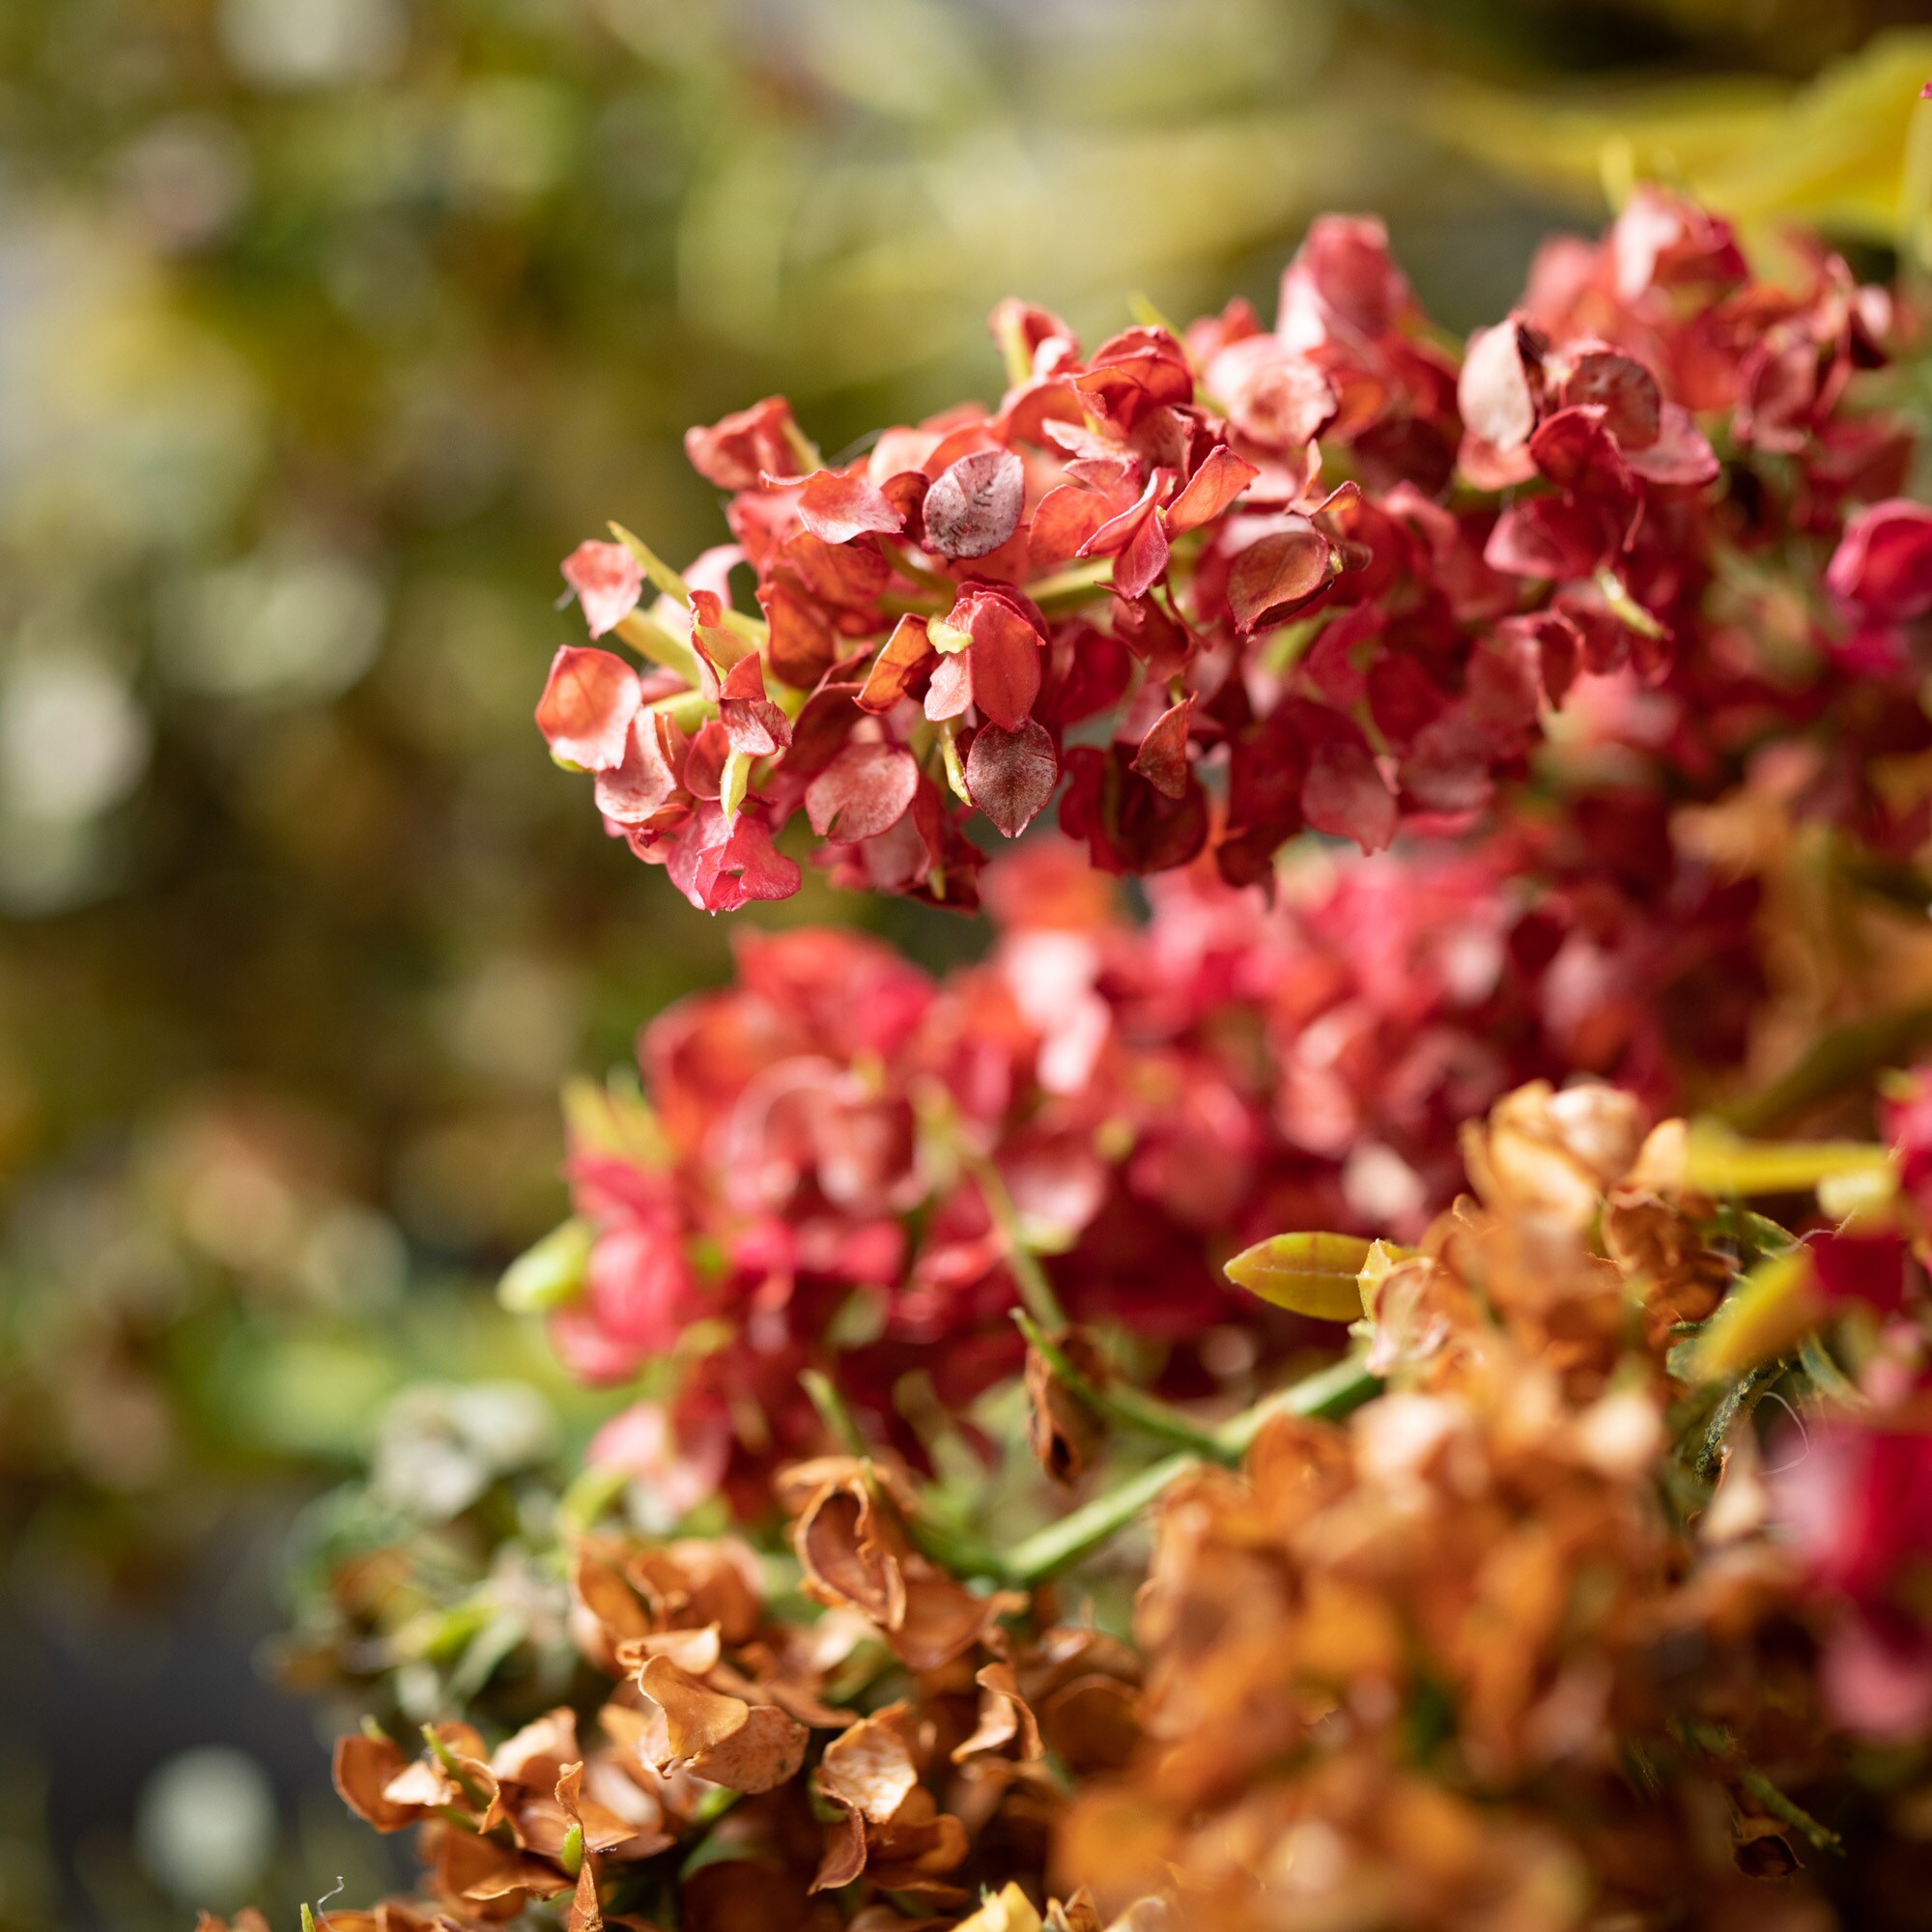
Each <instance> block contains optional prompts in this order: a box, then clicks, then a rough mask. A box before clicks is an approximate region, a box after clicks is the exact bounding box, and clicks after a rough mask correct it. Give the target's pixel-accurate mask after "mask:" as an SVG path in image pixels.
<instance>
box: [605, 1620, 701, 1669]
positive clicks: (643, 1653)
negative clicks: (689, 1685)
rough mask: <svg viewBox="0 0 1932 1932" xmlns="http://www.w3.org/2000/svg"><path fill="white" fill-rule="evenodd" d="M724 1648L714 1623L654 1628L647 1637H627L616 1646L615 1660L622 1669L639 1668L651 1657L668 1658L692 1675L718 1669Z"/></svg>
mask: <svg viewBox="0 0 1932 1932" xmlns="http://www.w3.org/2000/svg"><path fill="white" fill-rule="evenodd" d="M724 1654H725V1647H724V1643H723V1640H722V1638H721V1635H720V1633H719V1629H718V1626H717V1625H716V1624H705V1625H703V1626H701V1627H700V1628H698V1629H696V1630H668V1631H653V1632H652V1633H651V1634H650V1635H648V1636H634V1637H626V1638H625V1640H624V1641H623V1642H622V1643H620V1644H619V1645H618V1646H617V1662H618V1664H619V1665H620V1666H621V1667H622V1668H623V1669H625V1670H629V1671H635V1670H641V1669H642V1668H643V1667H644V1665H645V1664H646V1663H648V1662H650V1661H651V1659H652V1658H654V1657H668V1658H669V1659H670V1661H671V1662H673V1663H674V1664H676V1665H677V1667H678V1668H679V1669H680V1670H687V1671H689V1672H690V1673H691V1675H692V1676H694V1677H703V1676H706V1675H707V1674H708V1673H710V1672H711V1671H713V1670H715V1669H717V1667H718V1662H719V1660H720V1659H721V1658H722V1657H723V1656H724Z"/></svg>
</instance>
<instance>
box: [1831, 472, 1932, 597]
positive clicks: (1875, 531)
mask: <svg viewBox="0 0 1932 1932" xmlns="http://www.w3.org/2000/svg"><path fill="white" fill-rule="evenodd" d="M1825 582H1826V584H1827V585H1828V586H1829V588H1830V589H1831V592H1832V595H1833V597H1835V598H1837V599H1838V600H1839V602H1840V603H1844V604H1850V605H1853V606H1855V607H1857V608H1858V609H1859V610H1861V611H1865V612H1867V613H1868V614H1869V615H1871V616H1874V617H1878V618H1882V619H1885V620H1887V621H1889V622H1893V623H1900V622H1905V621H1908V620H1910V619H1912V618H1914V617H1922V616H1924V615H1925V613H1926V612H1927V611H1932V509H1927V508H1926V507H1925V506H1924V505H1923V504H1920V503H1915V502H1912V501H1911V500H1910V499H1909V498H1907V497H1894V498H1892V499H1891V500H1889V501H1888V502H1884V503H1873V504H1871V505H1870V506H1869V507H1868V508H1866V509H1863V510H1861V511H1860V512H1859V513H1858V515H1857V516H1855V517H1854V518H1853V519H1852V520H1851V522H1850V523H1849V524H1848V525H1847V526H1845V534H1844V536H1843V538H1842V539H1841V540H1840V541H1839V544H1838V548H1837V550H1836V551H1835V552H1834V553H1833V557H1832V561H1831V564H1830V566H1829V567H1828V568H1827V570H1826V572H1825Z"/></svg>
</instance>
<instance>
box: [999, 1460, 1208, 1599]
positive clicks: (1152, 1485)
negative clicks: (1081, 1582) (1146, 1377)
mask: <svg viewBox="0 0 1932 1932" xmlns="http://www.w3.org/2000/svg"><path fill="white" fill-rule="evenodd" d="M1201 1466H1202V1463H1201V1459H1200V1457H1198V1456H1193V1455H1189V1454H1187V1453H1186V1452H1184V1451H1183V1452H1182V1453H1181V1454H1179V1455H1177V1456H1169V1457H1166V1458H1165V1459H1164V1460H1162V1461H1161V1462H1158V1463H1153V1464H1152V1465H1151V1467H1149V1468H1146V1469H1143V1470H1142V1471H1141V1472H1140V1473H1139V1474H1138V1475H1136V1476H1130V1477H1128V1478H1127V1480H1126V1481H1125V1482H1124V1483H1122V1485H1121V1486H1120V1487H1119V1488H1118V1489H1115V1490H1109V1491H1108V1492H1107V1493H1106V1494H1105V1495H1102V1496H1095V1497H1094V1500H1093V1501H1092V1502H1090V1503H1083V1504H1082V1505H1081V1506H1080V1507H1079V1508H1078V1509H1077V1510H1074V1511H1072V1512H1071V1513H1070V1514H1069V1515H1066V1516H1064V1517H1062V1518H1061V1519H1060V1520H1059V1521H1058V1522H1055V1523H1049V1524H1048V1525H1047V1527H1046V1528H1044V1529H1042V1530H1039V1531H1037V1533H1036V1534H1034V1535H1032V1536H1029V1537H1027V1538H1026V1539H1025V1540H1024V1541H1023V1542H1021V1543H1019V1544H1017V1545H1016V1546H1015V1547H1014V1548H1013V1549H1012V1550H1011V1551H1010V1552H1009V1554H1008V1557H1007V1562H1006V1569H1007V1574H1008V1575H1009V1577H1012V1578H1013V1579H1014V1580H1015V1581H1016V1582H1020V1583H1039V1582H1044V1581H1045V1579H1046V1578H1047V1577H1051V1576H1053V1575H1054V1574H1055V1573H1056V1572H1057V1571H1061V1570H1065V1568H1066V1567H1067V1565H1068V1564H1070V1563H1077V1562H1078V1561H1079V1560H1080V1559H1081V1557H1083V1556H1087V1555H1091V1554H1092V1553H1093V1552H1094V1550H1095V1549H1097V1548H1099V1547H1100V1546H1101V1545H1102V1544H1103V1543H1107V1542H1109V1541H1111V1540H1112V1538H1114V1537H1115V1536H1116V1535H1118V1534H1119V1533H1120V1532H1121V1531H1122V1530H1123V1529H1124V1528H1126V1526H1127V1525H1128V1524H1129V1523H1130V1522H1132V1521H1133V1520H1134V1519H1135V1518H1136V1517H1138V1516H1139V1515H1140V1513H1141V1512H1142V1511H1143V1510H1144V1509H1146V1508H1147V1507H1148V1506H1149V1504H1151V1503H1153V1502H1156V1501H1158V1500H1159V1498H1160V1496H1161V1495H1162V1493H1163V1492H1165V1491H1166V1490H1167V1489H1168V1488H1169V1487H1170V1486H1171V1485H1172V1484H1173V1483H1175V1482H1177V1481H1178V1480H1179V1478H1180V1477H1182V1476H1184V1475H1186V1474H1188V1472H1189V1471H1190V1470H1194V1469H1198V1468H1200V1467H1201Z"/></svg>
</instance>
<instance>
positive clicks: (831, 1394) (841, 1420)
mask: <svg viewBox="0 0 1932 1932" xmlns="http://www.w3.org/2000/svg"><path fill="white" fill-rule="evenodd" d="M798 1379H799V1386H800V1387H801V1388H803V1389H804V1390H805V1392H806V1394H807V1395H808V1396H809V1397H810V1399H811V1406H812V1407H813V1408H815V1409H816V1410H817V1411H818V1419H819V1421H821V1422H822V1423H824V1425H825V1433H826V1434H827V1435H830V1436H831V1437H832V1439H833V1440H834V1441H835V1442H837V1443H838V1446H839V1447H840V1448H841V1449H843V1450H844V1451H845V1453H846V1454H847V1455H848V1456H857V1457H859V1458H861V1459H862V1460H863V1459H864V1458H866V1457H867V1456H869V1455H870V1454H871V1453H872V1449H871V1444H870V1443H868V1442H867V1440H866V1435H865V1431H864V1430H862V1429H861V1428H860V1427H859V1420H858V1417H857V1416H855V1415H854V1414H853V1413H852V1411H851V1409H850V1408H848V1407H847V1406H846V1405H845V1398H844V1397H843V1396H842V1395H840V1394H839V1393H838V1389H837V1388H836V1387H834V1386H833V1381H832V1378H831V1377H830V1376H828V1375H826V1374H825V1373H824V1372H823V1371H822V1370H819V1369H801V1370H800V1371H799V1377H798Z"/></svg>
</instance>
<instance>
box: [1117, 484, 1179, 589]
mask: <svg viewBox="0 0 1932 1932" xmlns="http://www.w3.org/2000/svg"><path fill="white" fill-rule="evenodd" d="M1158 473H1160V474H1165V473H1166V472H1165V471H1161V472H1158ZM1166 568H1167V528H1166V526H1165V525H1163V524H1162V522H1161V520H1160V513H1159V512H1158V511H1157V510H1153V509H1150V510H1149V512H1148V515H1147V516H1146V517H1145V518H1144V519H1143V520H1142V522H1141V526H1140V528H1139V529H1137V530H1136V531H1135V532H1134V534H1133V536H1132V538H1131V539H1130V540H1129V541H1128V543H1127V545H1126V548H1125V549H1124V550H1122V552H1121V554H1119V555H1118V556H1116V557H1115V559H1114V592H1115V595H1116V596H1120V597H1124V598H1126V599H1127V600H1128V601H1129V602H1131V601H1132V600H1133V599H1134V598H1136V597H1145V596H1146V595H1147V593H1148V592H1149V590H1151V588H1152V587H1153V585H1154V583H1155V582H1157V581H1158V580H1159V577H1160V574H1161V572H1162V571H1164V570H1165V569H1166Z"/></svg>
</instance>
